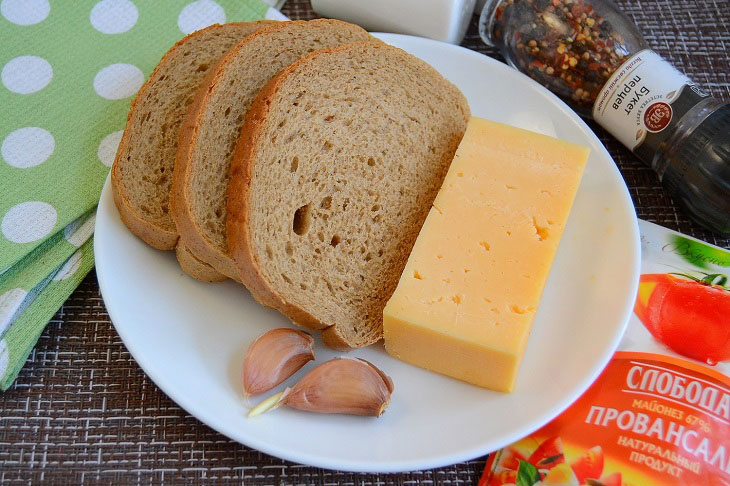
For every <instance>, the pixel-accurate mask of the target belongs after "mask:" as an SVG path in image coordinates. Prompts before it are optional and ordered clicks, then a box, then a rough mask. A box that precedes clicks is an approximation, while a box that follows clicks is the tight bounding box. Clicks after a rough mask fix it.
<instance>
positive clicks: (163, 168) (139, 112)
mask: <svg viewBox="0 0 730 486" xmlns="http://www.w3.org/2000/svg"><path fill="white" fill-rule="evenodd" d="M273 23H276V22H272V21H262V22H252V23H231V24H225V25H213V26H210V27H208V28H205V29H202V30H199V31H197V32H195V33H193V34H190V35H188V36H186V37H185V38H183V39H182V40H181V41H179V42H178V43H177V44H175V45H174V46H173V47H172V48H171V49H170V50H169V51H167V53H166V54H165V55H164V56H163V57H162V60H160V63H159V64H158V65H157V67H156V68H155V70H154V71H153V72H152V74H151V75H150V77H149V79H148V80H147V82H146V83H144V85H142V87H141V88H140V90H139V91H138V93H137V96H136V97H135V99H134V101H133V102H132V106H131V108H130V110H129V115H128V117H127V125H126V128H125V129H124V135H122V140H121V142H120V143H119V150H118V151H117V155H116V158H115V160H114V165H113V168H112V189H113V194H114V202H115V203H116V206H117V208H118V210H119V213H120V215H121V217H122V221H123V222H124V224H126V225H127V227H128V228H129V229H130V230H131V231H132V233H134V234H135V235H137V236H138V237H139V238H141V239H142V240H144V241H145V242H146V243H147V244H149V245H150V246H153V247H155V248H158V249H161V250H170V249H173V248H175V245H176V244H177V242H178V232H177V229H176V227H175V223H174V221H173V220H172V217H171V216H170V214H169V199H170V187H171V183H172V169H173V164H174V163H175V152H176V150H177V140H178V139H177V136H178V131H179V128H180V124H181V123H182V120H183V118H184V116H185V113H186V111H187V107H188V105H189V104H190V103H191V102H192V100H193V96H194V94H195V92H196V90H197V89H198V87H199V86H200V84H201V82H202V81H203V79H204V78H205V76H206V75H207V74H208V72H209V71H211V70H214V67H215V66H216V65H217V63H218V62H219V61H220V60H221V59H222V57H223V55H224V54H225V53H226V52H228V51H229V50H230V49H231V48H232V47H233V46H235V45H236V44H238V43H239V42H240V41H241V39H243V38H244V37H246V36H247V35H249V34H251V33H253V32H255V31H256V30H258V29H260V28H262V27H266V26H268V25H270V24H273ZM184 254H185V255H186V256H187V258H183V259H182V260H181V263H183V264H185V265H188V264H189V265H191V266H189V268H185V270H186V271H188V270H190V271H188V273H196V272H198V271H201V272H202V273H201V274H200V275H201V276H202V277H203V278H202V279H203V280H210V279H211V277H212V276H213V275H214V273H212V272H213V269H210V268H209V269H206V268H205V267H206V266H207V265H206V264H205V263H203V262H200V261H197V262H196V259H195V257H194V256H193V255H192V254H190V253H189V251H187V250H184ZM216 273H217V272H216ZM222 278H223V277H222V276H220V275H219V276H217V277H216V280H221V279H222Z"/></svg>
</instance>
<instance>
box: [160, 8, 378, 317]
mask: <svg viewBox="0 0 730 486" xmlns="http://www.w3.org/2000/svg"><path fill="white" fill-rule="evenodd" d="M313 22H314V23H319V24H331V25H343V26H347V28H352V27H353V26H352V24H348V23H346V22H342V21H339V20H330V19H317V20H311V21H305V20H295V21H290V22H275V23H274V25H270V26H267V27H263V28H261V29H259V30H257V31H256V32H254V33H252V34H251V35H249V36H247V37H246V38H245V39H243V40H242V41H241V42H240V43H238V44H237V45H236V46H235V47H233V48H232V49H231V50H230V51H229V52H228V54H226V55H225V56H224V57H223V58H222V59H221V60H220V62H219V64H218V65H217V66H216V68H215V69H211V71H210V73H209V75H208V76H207V77H206V79H205V80H204V81H203V84H202V85H201V86H200V88H199V89H198V91H197V92H196V94H195V97H194V100H193V102H192V103H191V105H190V107H189V109H188V112H187V114H186V116H185V120H184V121H183V124H182V125H181V127H180V135H179V142H178V151H177V157H176V160H175V168H174V171H173V181H172V191H171V194H170V205H171V211H172V217H173V219H174V220H175V224H176V225H177V228H178V231H179V232H180V234H181V235H182V236H183V238H184V239H185V241H186V243H187V245H188V246H189V248H190V250H191V251H192V252H193V253H194V254H195V255H197V256H198V257H199V258H200V259H201V260H202V261H204V262H207V263H208V264H210V265H211V266H212V267H213V268H215V269H216V270H218V271H219V272H221V273H223V274H225V275H227V276H229V277H230V278H234V279H236V280H239V279H240V275H239V271H238V269H237V268H236V265H235V264H234V263H233V260H232V259H231V258H230V256H229V253H228V252H225V253H224V252H222V251H220V249H219V248H217V247H216V246H215V245H213V244H211V243H210V242H209V241H208V240H207V239H206V237H205V236H203V234H202V233H201V231H199V229H198V225H197V223H196V221H195V219H194V218H193V211H192V199H193V198H192V191H193V189H194V188H193V187H192V182H191V179H192V176H193V170H194V169H193V167H192V164H191V159H192V157H193V155H194V149H195V146H196V144H197V143H198V136H199V132H200V126H201V120H200V118H201V115H202V113H204V112H205V111H206V109H207V107H208V105H209V103H210V102H211V101H210V97H211V95H212V93H213V92H214V90H215V88H216V86H217V85H218V83H219V82H220V80H221V77H222V76H223V72H224V70H225V68H226V66H227V65H228V63H229V62H230V61H231V60H232V59H234V58H236V56H238V55H239V52H240V51H241V49H243V48H244V47H245V46H246V45H247V44H249V43H250V42H252V41H254V40H255V39H256V38H258V37H259V36H266V35H267V34H268V33H270V32H273V31H277V30H279V29H283V28H287V29H291V28H308V26H310V25H312V23H313ZM364 32H365V31H363V33H364ZM244 125H245V121H244ZM310 327H311V326H310ZM320 327H321V324H320V325H318V327H312V328H314V329H319V328H320Z"/></svg>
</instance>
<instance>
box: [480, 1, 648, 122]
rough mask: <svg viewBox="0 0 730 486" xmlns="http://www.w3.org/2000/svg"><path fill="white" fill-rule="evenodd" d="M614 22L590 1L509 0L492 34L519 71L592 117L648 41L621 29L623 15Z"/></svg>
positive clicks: (497, 16)
mask: <svg viewBox="0 0 730 486" xmlns="http://www.w3.org/2000/svg"><path fill="white" fill-rule="evenodd" d="M609 15H610V14H609ZM612 20H613V19H609V17H608V16H606V15H601V13H600V12H599V11H598V10H597V9H595V8H594V5H593V4H592V2H590V1H586V0H503V1H502V2H501V3H499V5H498V6H497V8H496V10H495V13H494V18H493V21H492V24H491V27H492V31H491V38H492V40H493V41H494V43H495V44H498V45H503V46H504V47H505V48H506V52H505V50H504V49H503V53H504V54H505V55H506V57H507V58H508V61H509V62H510V63H511V64H513V65H514V66H515V67H516V68H517V69H519V70H520V71H522V72H524V73H526V74H528V75H529V76H530V77H532V78H533V79H535V80H536V81H537V82H539V83H540V84H542V85H544V86H546V87H547V88H548V89H550V90H551V91H553V92H554V93H556V94H557V95H558V96H560V97H562V98H563V99H564V100H565V101H566V102H568V103H569V104H570V105H571V106H573V108H575V109H576V110H577V111H578V112H579V113H581V114H583V115H589V114H590V110H591V107H592V105H593V102H594V101H595V100H596V97H597V95H598V93H599V91H600V90H601V87H602V86H603V85H604V84H605V82H606V81H607V80H608V78H609V77H610V76H611V74H612V73H613V72H614V71H615V70H616V69H617V68H618V67H619V66H620V65H621V64H622V63H623V62H624V61H625V60H626V59H627V58H628V56H629V55H630V54H632V53H634V52H636V51H637V50H639V49H640V48H641V45H642V43H643V40H642V39H641V36H640V35H638V34H635V33H634V32H631V31H630V33H629V34H628V35H626V37H627V38H625V34H622V33H621V32H619V31H618V30H617V26H616V23H618V24H619V26H621V22H622V21H624V19H623V18H616V19H615V20H613V21H612ZM616 21H618V22H616ZM505 33H507V34H506V35H505Z"/></svg>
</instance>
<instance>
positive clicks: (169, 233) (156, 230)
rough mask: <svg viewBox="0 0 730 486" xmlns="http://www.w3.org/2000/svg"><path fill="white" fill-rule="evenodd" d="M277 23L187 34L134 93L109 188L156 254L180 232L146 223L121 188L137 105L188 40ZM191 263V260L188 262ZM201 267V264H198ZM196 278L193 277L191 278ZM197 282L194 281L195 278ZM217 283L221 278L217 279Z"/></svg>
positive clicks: (172, 246) (207, 275)
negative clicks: (213, 33)
mask: <svg viewBox="0 0 730 486" xmlns="http://www.w3.org/2000/svg"><path fill="white" fill-rule="evenodd" d="M275 23H277V22H276V21H269V20H264V21H260V22H237V23H231V24H225V25H220V24H215V25H211V26H209V27H206V28H205V29H201V30H199V31H196V32H194V33H193V34H190V35H188V36H185V37H184V38H182V39H181V40H179V41H178V42H176V43H175V45H173V46H172V47H171V48H170V49H169V50H168V51H167V52H166V53H165V54H164V55H163V56H162V59H161V60H160V62H159V63H158V65H157V66H156V67H155V69H154V71H152V74H151V75H150V77H149V78H148V79H147V81H145V83H144V84H143V85H142V87H141V88H140V89H139V91H138V92H137V95H136V96H135V97H134V99H133V100H132V103H131V105H130V110H129V113H128V115H127V123H126V125H125V128H124V132H123V135H122V139H121V141H120V142H119V148H118V150H117V154H116V156H115V158H114V164H113V165H112V170H111V184H112V194H113V196H114V203H115V205H116V206H117V210H118V211H119V214H120V216H121V218H122V221H123V222H124V224H125V225H126V226H127V228H129V230H130V231H131V232H132V233H133V234H134V235H136V236H137V237H139V238H140V239H141V240H142V241H144V242H145V243H147V244H148V245H150V246H152V247H153V248H156V249H158V250H172V249H175V247H176V245H177V243H178V238H179V232H178V231H177V229H176V228H175V227H174V225H173V228H166V227H163V226H161V225H159V224H157V223H155V222H153V221H150V220H149V219H147V218H145V216H144V214H143V213H142V212H141V211H140V210H139V208H138V207H137V206H135V205H134V204H132V202H131V201H130V197H129V195H128V194H127V191H126V190H125V188H124V184H123V183H122V174H121V172H122V169H123V167H124V162H125V160H124V159H125V157H126V156H127V154H128V153H129V149H130V142H131V140H130V138H131V132H132V127H133V125H134V124H135V123H136V122H137V118H138V116H139V112H140V110H141V107H140V105H139V102H140V100H142V99H144V97H145V96H146V94H147V92H148V90H149V89H150V88H151V87H152V86H153V85H154V83H155V82H157V81H158V79H159V77H160V76H161V75H162V72H164V71H165V70H166V69H167V66H168V63H169V62H172V61H171V59H172V58H173V57H174V55H175V53H176V51H177V50H178V49H179V48H180V47H181V46H183V45H184V44H186V43H187V42H188V41H190V40H191V39H195V38H197V37H199V36H202V35H207V34H209V33H210V32H211V31H216V30H220V29H226V28H236V27H240V26H242V25H244V24H246V25H251V24H275ZM190 257H191V258H195V257H194V256H193V255H190ZM188 261H190V260H188ZM200 263H202V262H200ZM186 266H187V267H188V268H195V267H194V266H193V265H188V264H187V262H186ZM195 273H199V274H200V275H204V276H205V278H204V280H206V281H208V280H209V279H210V277H211V275H212V274H210V273H205V272H202V273H201V272H197V271H196V272H195ZM193 276H195V275H193ZM196 278H197V277H196ZM219 279H220V277H219Z"/></svg>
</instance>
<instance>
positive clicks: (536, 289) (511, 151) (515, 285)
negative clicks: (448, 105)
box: [383, 118, 588, 392]
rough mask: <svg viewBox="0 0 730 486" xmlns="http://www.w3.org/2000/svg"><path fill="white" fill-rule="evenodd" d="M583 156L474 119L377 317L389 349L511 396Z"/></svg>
mask: <svg viewBox="0 0 730 486" xmlns="http://www.w3.org/2000/svg"><path fill="white" fill-rule="evenodd" d="M587 158H588V149H587V148H585V147H581V146H579V145H575V144H572V143H568V142H563V141H561V140H557V139H554V138H551V137H547V136H544V135H538V134H536V133H532V132H529V131H526V130H521V129H518V128H513V127H510V126H507V125H502V124H500V123H495V122H491V121H487V120H483V119H479V118H472V119H471V120H470V121H469V124H468V126H467V129H466V133H465V134H464V138H463V139H462V141H461V144H460V145H459V149H458V150H457V152H456V155H455V157H454V160H453V162H452V163H451V167H450V168H449V171H448V174H447V175H446V178H445V180H444V183H443V185H442V187H441V190H440V192H439V194H438V196H437V197H436V200H435V201H434V203H433V207H432V208H431V211H430V213H429V214H428V217H427V218H426V222H425V223H424V225H423V228H422V229H421V232H420V233H419V235H418V239H417V240H416V243H415V245H414V247H413V250H412V252H411V255H410V257H409V259H408V263H407V264H406V267H405V270H404V271H403V275H402V276H401V278H400V281H399V283H398V287H397V288H396V290H395V293H394V294H393V296H392V297H391V298H390V300H389V301H388V304H387V305H386V307H385V310H384V311H383V325H384V332H385V347H386V349H387V351H388V353H390V354H391V355H393V356H395V357H396V358H399V359H401V360H403V361H406V362H408V363H411V364H414V365H416V366H420V367H422V368H426V369H429V370H432V371H436V372H438V373H443V374H445V375H448V376H452V377H454V378H458V379H460V380H463V381H466V382H469V383H473V384H475V385H479V386H483V387H487V388H491V389H494V390H499V391H506V392H509V391H512V389H513V387H514V383H515V379H516V377H517V371H518V369H519V366H520V362H521V361H522V355H523V354H524V351H525V346H526V344H527V338H528V336H529V334H530V328H531V327H532V322H533V320H534V318H535V312H536V310H537V307H538V304H539V302H540V297H541V295H542V291H543V288H544V286H545V282H546V280H547V277H548V273H549V272H550V267H551V265H552V263H553V259H554V257H555V253H556V251H557V249H558V243H559V242H560V237H561V234H562V232H563V227H564V226H565V223H566V221H567V219H568V214H569V213H570V208H571V206H572V204H573V199H574V197H575V193H576V191H577V189H578V185H579V183H580V178H581V175H582V173H583V168H584V166H585V163H586V160H587Z"/></svg>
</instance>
